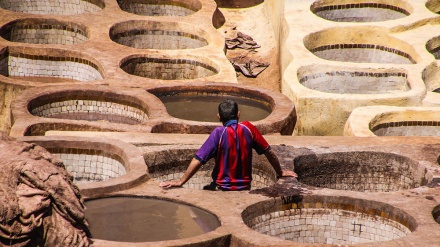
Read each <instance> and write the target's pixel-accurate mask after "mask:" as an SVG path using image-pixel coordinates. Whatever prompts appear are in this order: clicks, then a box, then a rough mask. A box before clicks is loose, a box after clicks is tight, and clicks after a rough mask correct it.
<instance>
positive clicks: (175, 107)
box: [159, 95, 271, 122]
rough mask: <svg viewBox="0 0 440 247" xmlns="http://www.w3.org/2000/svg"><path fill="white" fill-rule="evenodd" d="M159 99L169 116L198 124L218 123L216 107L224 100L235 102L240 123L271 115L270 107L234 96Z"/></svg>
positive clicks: (168, 97) (174, 96)
mask: <svg viewBox="0 0 440 247" xmlns="http://www.w3.org/2000/svg"><path fill="white" fill-rule="evenodd" d="M159 98H160V100H161V101H162V102H163V103H164V104H165V107H166V108H167V111H168V114H170V115H171V116H173V117H175V118H180V119H186V120H193V121H200V122H219V120H218V118H217V113H218V105H219V104H220V103H221V102H222V101H223V100H225V99H233V100H235V101H236V102H237V104H238V110H239V111H240V121H258V120H262V119H264V118H266V117H267V116H269V114H270V113H271V109H270V107H269V106H267V105H266V104H264V103H262V102H259V101H256V100H252V99H247V98H241V97H235V96H202V95H173V96H163V97H159Z"/></svg>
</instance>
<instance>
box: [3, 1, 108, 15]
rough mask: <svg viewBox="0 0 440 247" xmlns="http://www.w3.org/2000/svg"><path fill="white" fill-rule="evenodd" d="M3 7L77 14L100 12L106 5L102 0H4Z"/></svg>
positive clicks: (35, 11)
mask: <svg viewBox="0 0 440 247" xmlns="http://www.w3.org/2000/svg"><path fill="white" fill-rule="evenodd" d="M0 7H1V8H3V9H7V10H11V11H15V12H23V13H29V14H40V15H77V14H84V13H94V12H98V11H100V10H101V9H103V8H104V7H105V4H104V1H102V0H39V1H28V0H3V1H0Z"/></svg>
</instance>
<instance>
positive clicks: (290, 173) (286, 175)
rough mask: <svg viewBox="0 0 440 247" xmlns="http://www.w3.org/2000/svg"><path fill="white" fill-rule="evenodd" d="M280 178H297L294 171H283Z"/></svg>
mask: <svg viewBox="0 0 440 247" xmlns="http://www.w3.org/2000/svg"><path fill="white" fill-rule="evenodd" d="M281 177H294V178H297V177H298V174H296V173H295V172H294V171H290V170H283V173H282V174H281Z"/></svg>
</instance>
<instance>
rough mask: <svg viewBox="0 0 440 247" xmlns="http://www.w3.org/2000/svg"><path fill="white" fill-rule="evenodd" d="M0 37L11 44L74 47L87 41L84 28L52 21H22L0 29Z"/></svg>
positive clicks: (86, 33)
mask: <svg viewBox="0 0 440 247" xmlns="http://www.w3.org/2000/svg"><path fill="white" fill-rule="evenodd" d="M0 36H1V37H2V38H4V39H6V40H9V41H12V42H22V43H30V44H59V45H75V44H81V43H84V42H86V41H87V40H88V30H87V28H86V27H85V26H83V25H80V24H75V23H69V22H60V21H56V20H53V19H45V20H42V19H22V20H17V21H13V22H10V23H8V24H6V25H4V26H3V27H2V28H1V29H0Z"/></svg>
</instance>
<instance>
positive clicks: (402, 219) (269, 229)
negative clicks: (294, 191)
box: [242, 196, 417, 245]
mask: <svg viewBox="0 0 440 247" xmlns="http://www.w3.org/2000/svg"><path fill="white" fill-rule="evenodd" d="M242 218H243V221H244V223H245V224H246V225H247V226H249V227H250V228H251V229H253V230H255V231H257V232H259V233H262V234H266V235H269V236H273V237H278V238H281V239H285V240H290V241H295V242H301V243H317V244H341V245H351V244H360V243H374V242H381V241H389V240H394V239H399V238H402V237H405V236H407V235H408V234H410V233H411V232H412V231H414V230H415V228H416V226H417V222H416V220H415V219H414V218H413V217H411V216H410V215H408V214H407V213H405V212H404V211H402V210H400V209H398V208H395V207H393V206H390V205H388V204H385V203H381V202H374V201H366V200H360V199H354V198H348V197H327V196H304V197H282V198H280V199H276V201H275V202H274V200H273V199H272V200H267V201H264V202H260V203H257V204H254V205H251V206H249V207H248V208H246V209H245V210H244V211H243V213H242Z"/></svg>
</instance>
